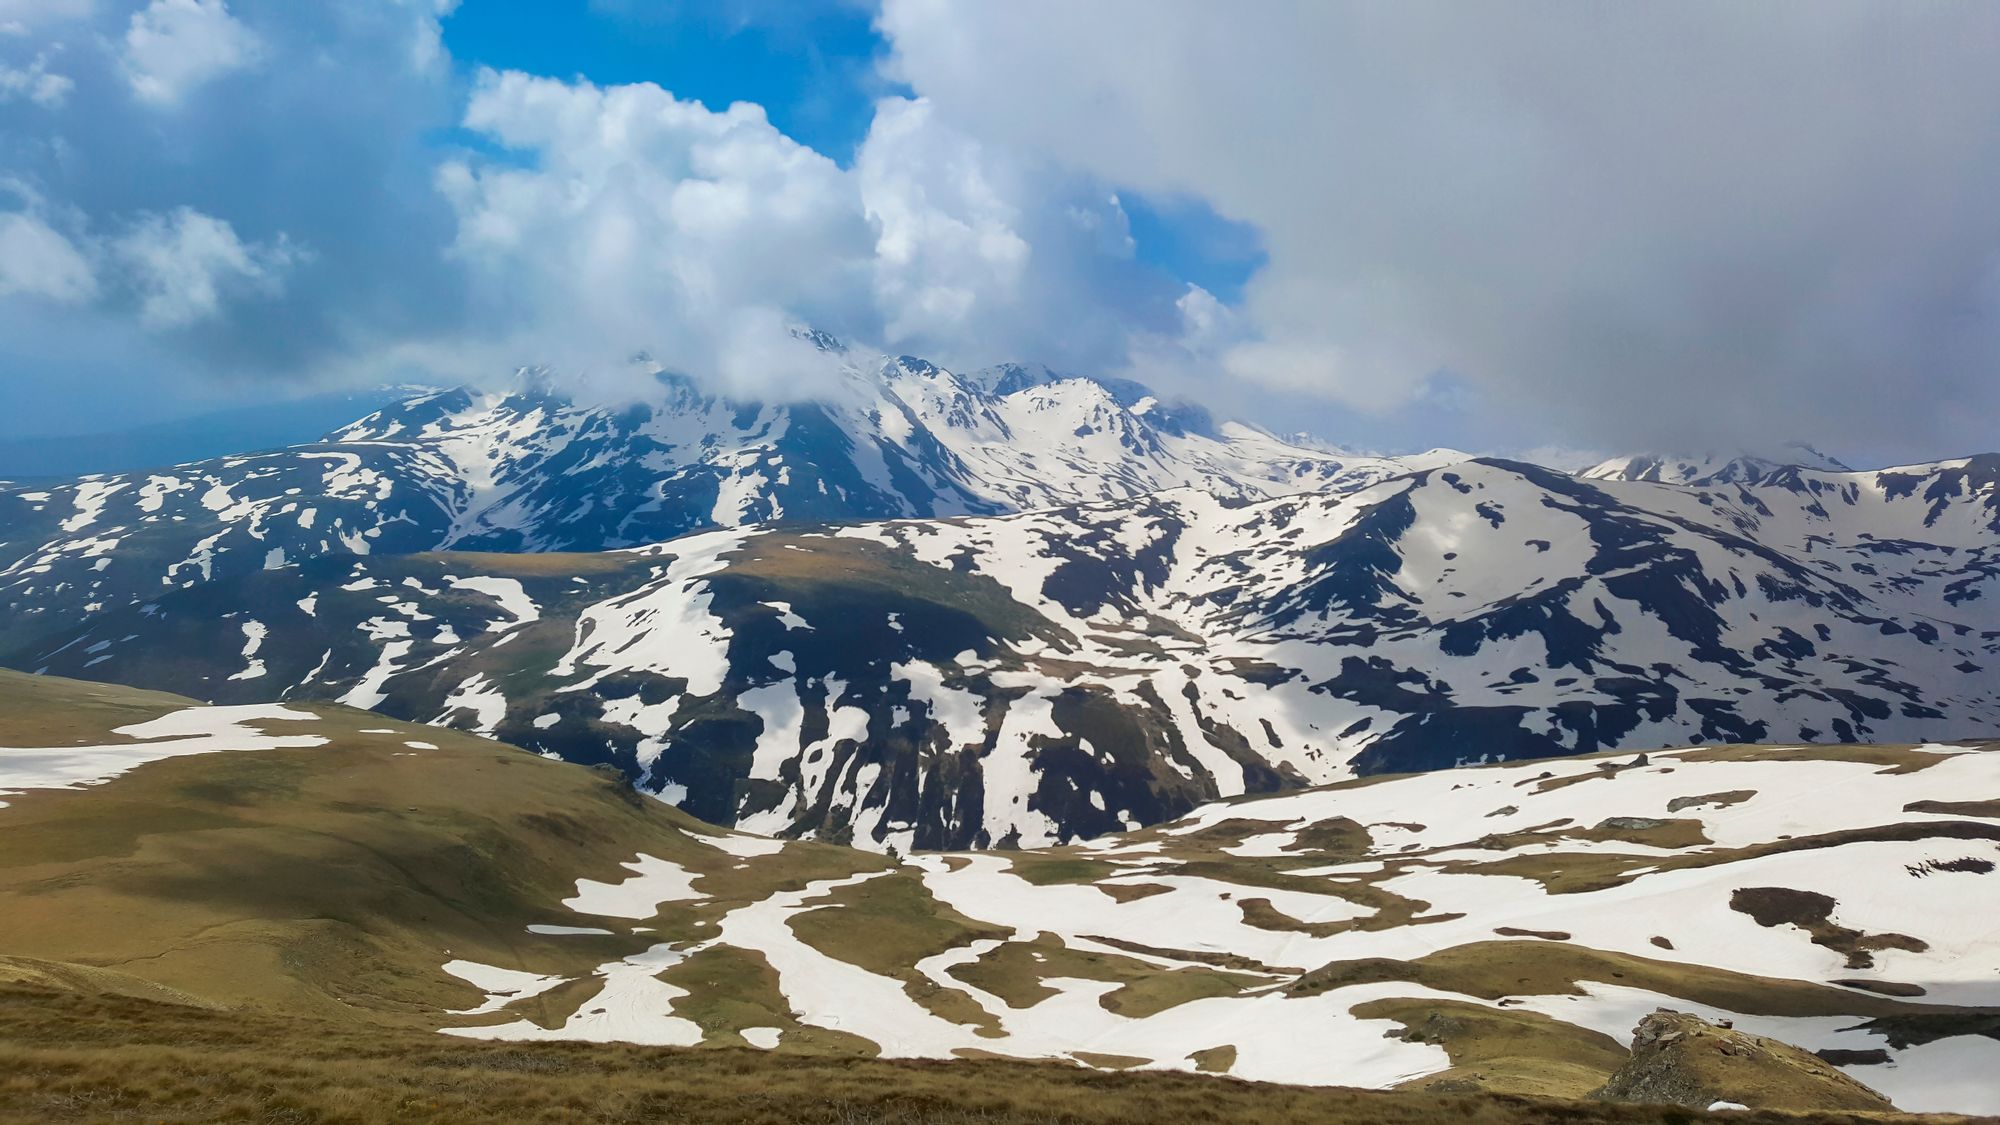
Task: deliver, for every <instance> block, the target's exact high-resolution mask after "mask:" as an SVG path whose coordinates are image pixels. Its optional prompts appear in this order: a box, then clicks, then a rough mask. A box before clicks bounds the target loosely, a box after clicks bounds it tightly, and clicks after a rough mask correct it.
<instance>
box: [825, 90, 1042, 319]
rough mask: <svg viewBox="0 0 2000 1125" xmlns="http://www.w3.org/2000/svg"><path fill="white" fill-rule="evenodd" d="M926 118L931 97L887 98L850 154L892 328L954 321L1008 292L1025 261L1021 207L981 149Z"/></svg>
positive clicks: (878, 283) (878, 285) (1013, 288)
mask: <svg viewBox="0 0 2000 1125" xmlns="http://www.w3.org/2000/svg"><path fill="white" fill-rule="evenodd" d="M931 126H932V121H931V110H930V106H929V105H927V104H925V103H923V102H913V101H908V100H905V99H902V98H890V99H885V100H884V101H882V102H881V103H880V104H879V105H878V106H877V109H876V115H875V123H874V126H873V128H871V129H870V130H869V133H868V139H867V141H866V142H865V143H864V144H863V145H862V147H861V151H860V153H859V154H858V155H857V157H856V159H855V171H856V172H857V174H858V176H859V178H860V186H861V203H862V209H863V211H864V212H865V213H866V214H867V216H868V218H869V219H870V221H872V222H873V223H874V224H875V228H876V238H875V256H876V268H875V295H876V299H877V300H878V301H879V302H880V303H881V305H882V308H883V310H884V311H885V313H886V314H887V315H888V317H889V326H888V331H889V334H890V336H892V337H908V336H916V335H923V334H925V333H927V332H931V333H950V332H952V331H954V330H960V329H962V328H963V326H964V324H965V322H966V321H967V320H968V319H969V318H971V317H972V316H973V315H974V313H975V312H976V311H977V306H978V305H979V304H980V303H981V302H982V301H991V300H993V299H996V298H999V299H1004V298H1005V296H1007V295H1011V294H1013V293H1014V292H1016V291H1017V286H1018V285H1019V284H1020V281H1021V275H1022V274H1023V273H1024V272H1025V270H1026V269H1027V266H1028V258H1029V254H1030V247H1029V245H1028V243H1027V240H1026V239H1024V238H1022V237H1021V235H1020V233H1019V232H1018V230H1017V229H1016V228H1017V227H1018V226H1019V225H1020V222H1021V215H1020V208H1019V207H1017V206H1016V205H1015V204H1014V202H1013V201H1012V200H1010V199H1008V198H1006V197H1005V196H1004V195H1003V193H1002V190H1001V189H1000V187H999V186H998V185H996V184H995V183H994V182H993V178H992V174H991V170H990V169H989V168H988V167H987V166H986V164H987V162H986V160H985V159H984V158H985V154H984V153H983V152H982V151H981V150H980V148H979V146H978V144H976V143H975V142H974V141H972V140H971V139H970V138H968V137H963V136H951V135H942V136H941V135H939V131H938V130H936V129H934V128H932V127H931Z"/></svg>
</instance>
